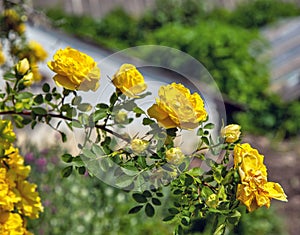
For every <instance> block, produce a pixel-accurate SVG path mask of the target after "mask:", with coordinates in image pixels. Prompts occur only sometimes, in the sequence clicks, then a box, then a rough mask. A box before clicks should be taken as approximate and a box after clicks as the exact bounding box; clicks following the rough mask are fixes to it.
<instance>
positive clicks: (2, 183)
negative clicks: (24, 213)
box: [0, 168, 21, 211]
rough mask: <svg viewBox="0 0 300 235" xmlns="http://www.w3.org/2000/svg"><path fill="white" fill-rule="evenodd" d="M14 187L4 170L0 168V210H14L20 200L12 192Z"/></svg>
mask: <svg viewBox="0 0 300 235" xmlns="http://www.w3.org/2000/svg"><path fill="white" fill-rule="evenodd" d="M14 186H15V183H14V181H12V180H11V179H10V177H9V176H8V174H7V170H6V169H5V168H0V208H2V209H4V210H8V211H12V210H14V206H15V203H17V202H19V201H20V200H21V198H20V197H18V196H17V195H16V194H15V193H14V192H13V191H12V190H13V188H14Z"/></svg>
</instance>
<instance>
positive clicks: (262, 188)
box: [0, 17, 286, 235]
mask: <svg viewBox="0 0 300 235" xmlns="http://www.w3.org/2000/svg"><path fill="white" fill-rule="evenodd" d="M4 18H5V17H4ZM12 18H13V20H14V23H16V24H20V23H22V22H21V21H19V18H16V17H12ZM17 28H18V27H15V26H14V27H11V28H9V29H8V31H9V32H6V33H4V34H1V35H4V39H3V40H6V41H5V42H6V45H8V46H9V47H10V49H11V50H10V51H11V53H12V55H11V57H12V58H13V60H12V61H13V64H14V65H13V66H10V67H9V68H7V67H6V71H5V73H4V76H3V79H4V81H5V87H4V89H1V91H0V115H1V116H3V117H5V118H7V119H11V121H12V122H13V123H14V125H16V126H17V127H19V128H23V127H25V126H26V125H30V126H31V128H32V129H34V128H35V127H36V126H37V125H38V124H46V125H48V126H49V127H51V128H52V129H54V130H56V131H57V132H58V133H59V134H60V136H61V138H62V141H63V142H66V141H68V136H67V135H66V133H65V131H64V129H63V128H61V127H60V124H61V122H63V121H64V122H65V124H66V126H67V127H68V128H69V129H70V130H72V131H73V130H74V128H78V129H80V130H81V131H82V133H83V134H84V135H83V138H84V139H83V140H82V141H80V143H78V145H77V146H78V154H75V155H71V154H70V153H65V154H63V155H62V156H61V158H62V161H64V162H65V163H66V167H65V168H64V169H63V170H62V171H61V175H62V176H63V177H68V176H70V175H71V174H72V173H73V172H74V171H77V172H78V173H79V174H82V175H87V174H88V175H90V176H97V177H99V178H100V179H103V178H101V177H102V176H103V175H104V176H105V177H106V178H111V179H110V180H111V181H110V182H111V183H112V184H113V185H114V186H116V187H119V188H122V189H124V190H127V191H129V192H130V193H131V194H132V197H133V199H134V201H135V202H136V203H137V205H136V206H134V207H133V208H131V209H130V211H129V214H135V213H138V212H139V211H141V210H144V212H145V214H146V215H147V216H148V217H153V216H154V215H155V210H156V207H157V206H161V205H162V198H163V197H164V196H165V192H166V191H169V193H170V194H172V197H173V198H174V200H175V201H174V203H172V204H168V205H166V206H167V207H168V209H167V210H166V211H167V212H168V214H167V215H166V217H165V218H164V219H163V221H166V222H167V221H168V222H169V223H172V224H174V233H175V234H176V235H177V234H180V235H181V234H184V230H185V229H189V228H190V226H191V224H192V220H193V219H194V218H200V219H203V218H213V221H214V223H212V225H211V229H209V231H208V230H207V231H208V233H209V234H218V235H221V234H225V233H226V231H227V228H230V226H236V225H237V223H238V221H239V218H240V216H241V214H240V212H239V210H238V209H239V207H240V206H242V205H243V204H244V205H245V206H246V208H247V210H248V211H249V212H252V211H254V210H255V209H257V208H258V207H261V206H266V207H269V206H270V201H271V199H278V200H282V201H286V195H285V194H284V191H283V189H282V188H281V186H280V185H279V184H278V183H274V182H268V181H267V168H266V166H265V165H264V163H263V156H262V155H260V154H259V153H258V151H257V150H255V149H253V148H251V146H250V145H248V144H240V142H241V138H240V129H239V126H238V125H229V126H227V127H225V128H224V130H223V133H221V136H220V138H214V137H213V135H212V133H213V129H214V124H213V123H210V122H208V120H209V117H208V113H207V111H206V108H205V104H204V101H203V99H202V98H201V96H200V94H198V93H196V92H195V93H193V94H191V92H190V90H189V89H188V88H187V87H185V86H184V85H182V84H177V83H171V84H167V85H163V86H161V87H160V88H159V90H158V96H159V97H158V98H157V99H156V100H151V99H150V101H151V102H152V103H153V105H152V106H151V107H150V108H149V109H148V110H147V111H145V110H143V108H141V107H140V106H139V105H138V104H137V103H138V102H137V100H139V101H144V100H143V99H145V98H147V102H149V99H148V98H149V95H150V94H151V93H150V92H147V84H146V83H145V81H144V77H143V75H142V74H141V72H140V71H138V69H137V68H136V67H135V66H134V65H131V64H123V65H122V66H121V67H120V68H119V70H118V71H117V72H115V73H114V75H113V77H112V84H113V85H114V86H115V91H114V92H112V94H111V97H110V99H109V101H108V103H97V104H96V105H95V106H93V105H92V104H90V103H88V102H87V101H85V100H83V97H82V96H80V93H79V92H76V91H77V90H82V91H90V90H91V91H96V90H97V88H98V87H99V85H100V84H99V79H100V69H99V68H98V67H97V64H96V62H95V61H94V59H93V58H92V57H90V56H88V55H86V54H84V53H83V52H80V51H78V50H76V49H73V48H71V47H67V48H65V49H59V50H58V51H57V52H56V53H55V55H54V57H53V60H52V61H49V62H48V66H49V68H50V69H51V70H52V71H54V72H55V73H56V74H55V75H54V77H53V80H54V81H55V83H56V85H58V86H61V87H62V91H60V90H58V89H57V88H56V87H52V85H50V84H48V83H46V82H44V83H43V84H42V86H41V90H40V91H39V92H36V93H32V90H31V89H30V87H29V86H30V84H31V81H32V79H31V77H30V76H31V75H30V74H32V73H33V68H34V66H33V62H36V61H34V60H33V59H30V56H28V57H29V58H27V57H25V58H24V57H23V56H20V55H25V54H26V53H25V54H22V53H21V54H18V53H16V52H17V51H18V50H19V51H21V52H22V51H23V49H24V50H25V51H26V50H27V49H26V48H28V43H27V42H26V43H25V42H22V43H21V47H19V44H20V43H19V41H18V40H12V41H11V40H8V38H9V37H8V35H9V34H11V33H12V34H14V35H19V33H18V32H16V29H17ZM1 30H2V29H1ZM26 45H27V46H26ZM16 48H17V49H18V50H13V49H16ZM32 50H33V51H34V49H32ZM39 50H40V49H38V50H37V51H36V52H35V54H36V58H39V59H42V58H43V56H44V55H43V53H40V54H39ZM28 76H29V77H28ZM122 110H126V115H125V113H124V112H123V111H122ZM122 112H123V113H122ZM57 120H58V122H57ZM11 121H8V120H0V143H1V147H0V150H1V151H0V154H1V155H0V195H1V197H0V225H1V226H0V231H1V234H7V233H12V234H13V233H14V234H28V233H29V232H27V229H26V219H27V218H29V219H34V218H37V217H38V216H39V213H40V212H42V211H43V206H42V203H41V199H40V197H39V194H38V192H37V191H36V188H37V186H36V185H35V184H33V183H30V182H29V181H28V175H29V172H30V167H29V166H25V165H24V159H23V157H22V156H21V155H20V154H19V152H18V149H17V148H16V147H14V146H13V142H14V140H15V138H16V137H15V134H14V133H13V131H12V124H11ZM133 121H137V122H139V123H140V124H141V125H142V126H144V127H145V129H146V130H147V131H146V132H145V133H140V132H139V130H138V132H136V133H135V134H133V133H131V132H129V131H128V130H127V129H126V128H130V124H131V123H132V122H133ZM114 127H117V128H118V129H114ZM196 128H197V129H196ZM183 129H185V130H187V131H191V132H192V133H195V135H196V136H195V140H196V141H197V144H196V147H195V149H194V151H190V152H189V153H188V154H187V153H186V152H185V151H183V149H181V148H180V143H178V141H176V140H177V139H178V138H177V137H179V136H180V135H181V131H182V130H183ZM194 129H196V130H194ZM224 140H225V141H224ZM211 155H212V156H213V158H211ZM214 159H217V160H214ZM192 160H197V161H198V162H200V163H201V164H202V163H205V164H206V166H207V167H208V168H209V170H205V169H203V168H202V167H201V166H202V165H201V164H200V166H199V165H196V166H194V165H192V164H191V162H192ZM232 160H233V162H234V165H233V166H232V164H231V161H232ZM39 164H40V165H42V166H44V164H45V161H43V162H40V163H39ZM41 169H42V168H41ZM99 175H100V176H99ZM105 177H104V178H105ZM97 209H98V208H97Z"/></svg>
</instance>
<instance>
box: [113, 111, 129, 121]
mask: <svg viewBox="0 0 300 235" xmlns="http://www.w3.org/2000/svg"><path fill="white" fill-rule="evenodd" d="M126 121H127V112H125V111H119V112H118V113H117V114H116V116H115V122H116V123H119V124H123V123H126Z"/></svg>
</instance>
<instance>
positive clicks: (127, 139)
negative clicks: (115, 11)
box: [0, 110, 130, 143]
mask: <svg viewBox="0 0 300 235" xmlns="http://www.w3.org/2000/svg"><path fill="white" fill-rule="evenodd" d="M13 114H17V115H24V116H31V114H32V112H31V111H28V110H23V111H20V112H16V111H13V110H10V111H2V112H0V115H13ZM39 116H42V117H47V116H50V117H52V118H59V119H63V120H66V121H74V122H78V120H76V119H73V118H69V117H66V116H64V115H62V114H58V113H47V114H44V115H39ZM95 127H96V128H98V129H100V130H102V131H106V132H107V133H110V134H112V135H114V136H116V137H118V138H120V139H122V140H124V141H126V142H127V143H130V139H129V138H126V137H124V136H123V135H120V134H119V133H117V132H114V131H113V130H111V129H108V128H106V126H105V125H95Z"/></svg>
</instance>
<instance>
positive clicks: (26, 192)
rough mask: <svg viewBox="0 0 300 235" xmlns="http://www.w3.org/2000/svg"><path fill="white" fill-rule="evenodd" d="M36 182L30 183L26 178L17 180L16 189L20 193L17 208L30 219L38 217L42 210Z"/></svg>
mask: <svg viewBox="0 0 300 235" xmlns="http://www.w3.org/2000/svg"><path fill="white" fill-rule="evenodd" d="M36 188H37V186H36V184H31V183H29V182H28V181H26V180H22V179H21V180H18V183H17V190H18V192H19V194H20V197H21V201H20V202H19V203H18V205H17V208H18V209H19V210H20V212H21V213H22V214H23V215H25V216H28V217H29V218H31V219H36V218H38V217H39V213H40V212H42V211H43V210H44V208H43V206H42V203H41V198H40V197H39V193H38V192H37V191H36Z"/></svg>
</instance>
